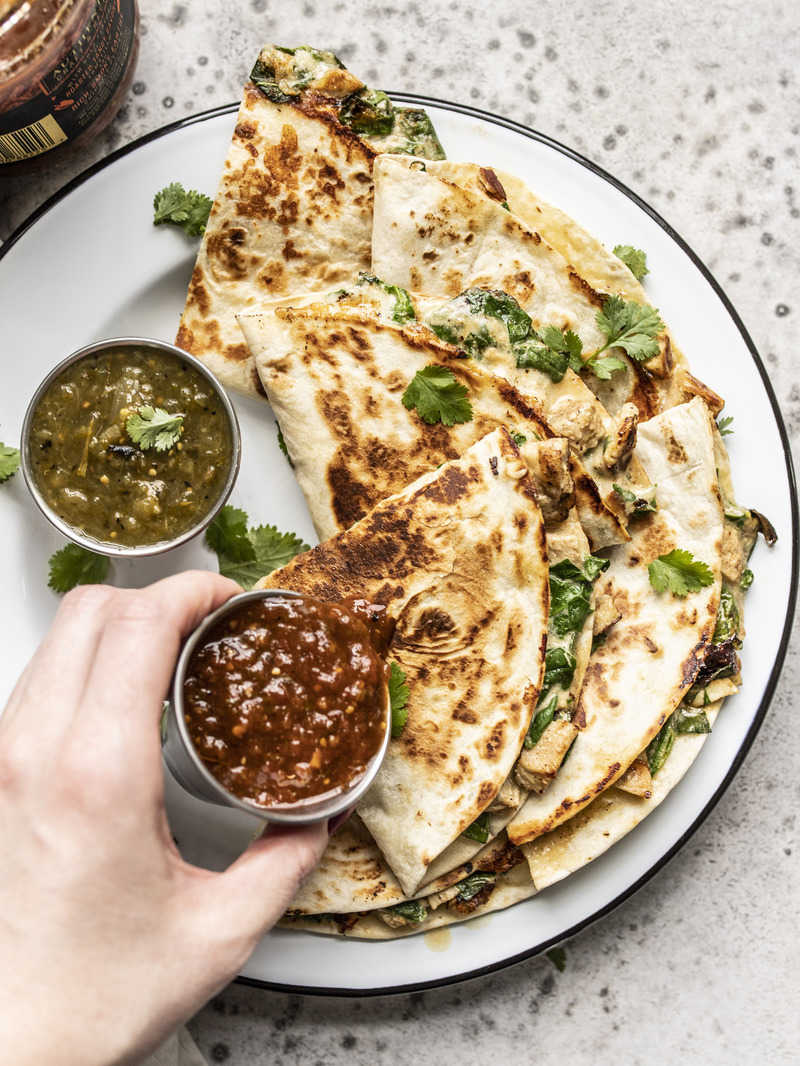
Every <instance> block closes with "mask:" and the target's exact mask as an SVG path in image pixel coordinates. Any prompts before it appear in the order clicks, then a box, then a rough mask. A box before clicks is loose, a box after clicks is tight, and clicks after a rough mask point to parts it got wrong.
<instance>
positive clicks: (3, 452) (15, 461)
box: [0, 444, 19, 484]
mask: <svg viewBox="0 0 800 1066" xmlns="http://www.w3.org/2000/svg"><path fill="white" fill-rule="evenodd" d="M17 470H19V448H12V447H10V446H9V445H8V444H0V484H2V483H3V482H4V481H8V479H9V478H10V477H13V476H14V474H16V472H17Z"/></svg>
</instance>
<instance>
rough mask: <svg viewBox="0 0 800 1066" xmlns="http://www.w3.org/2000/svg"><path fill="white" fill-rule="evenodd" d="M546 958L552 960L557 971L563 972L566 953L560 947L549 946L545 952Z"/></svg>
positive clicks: (565, 964)
mask: <svg viewBox="0 0 800 1066" xmlns="http://www.w3.org/2000/svg"><path fill="white" fill-rule="evenodd" d="M545 955H546V956H547V958H548V959H549V960H550V962H552V964H553V965H554V966H555V968H556V969H557V970H558V972H559V973H563V972H564V970H565V969H566V967H567V953H566V951H565V950H564V948H562V947H556V948H550V950H549V951H546V952H545Z"/></svg>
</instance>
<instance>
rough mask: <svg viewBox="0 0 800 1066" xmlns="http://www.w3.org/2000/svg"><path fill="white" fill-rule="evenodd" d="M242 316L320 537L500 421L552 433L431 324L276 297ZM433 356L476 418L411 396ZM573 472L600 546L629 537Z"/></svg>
mask: <svg viewBox="0 0 800 1066" xmlns="http://www.w3.org/2000/svg"><path fill="white" fill-rule="evenodd" d="M239 323H240V325H241V328H242V332H243V334H244V337H245V338H246V340H247V343H248V345H249V346H250V349H251V351H252V352H253V355H254V356H255V360H256V366H257V368H258V372H259V374H260V376H261V380H262V382H263V384H264V387H265V389H266V391H267V394H268V396H269V401H270V403H271V405H272V408H273V410H274V411H275V415H276V417H277V419H278V422H279V423H280V426H281V429H282V432H283V436H284V440H285V441H286V446H287V449H288V451H289V455H290V456H291V457H292V461H293V463H294V467H295V474H296V476H297V480H298V483H299V484H300V487H301V489H302V490H303V493H304V495H305V497H306V500H307V502H308V507H309V510H310V512H311V517H312V519H313V521H314V526H315V528H316V530H317V533H318V535H319V537H320V539H325V538H327V537H329V536H332V535H333V534H334V533H336V532H338V531H339V530H341V529H346V528H347V527H348V526H350V525H352V523H353V522H355V521H358V519H359V518H361V517H362V516H363V515H364V514H365V513H366V512H367V511H368V510H369V508H370V507H372V506H374V505H375V504H376V503H377V502H378V501H379V500H381V499H383V498H384V497H385V496H387V495H389V494H390V493H392V492H395V491H397V490H398V489H399V488H401V487H402V486H403V485H406V484H408V483H409V482H410V481H412V480H413V479H414V478H415V477H418V476H419V475H420V474H421V473H423V472H424V471H426V470H430V469H431V468H432V467H435V466H437V465H438V464H439V463H441V462H443V461H445V460H448V459H452V458H454V457H455V456H457V455H460V454H461V453H462V452H463V451H464V450H465V449H466V448H467V447H469V446H470V445H471V444H473V443H474V442H475V441H476V440H478V439H480V438H481V437H483V436H484V435H485V434H486V433H488V432H491V431H492V430H494V429H496V428H497V427H498V426H507V427H508V428H509V429H512V430H514V431H515V432H520V433H522V434H523V435H524V436H525V437H527V438H528V439H529V440H536V439H541V438H544V437H548V436H550V435H551V432H550V430H549V429H548V427H547V426H546V425H545V423H544V422H543V421H542V420H541V418H540V417H539V415H538V414H537V410H536V407H535V404H536V401H535V398H533V397H530V396H528V395H527V394H523V393H522V392H520V391H519V390H518V389H515V388H514V387H513V386H511V385H510V384H509V382H508V381H507V380H506V379H505V378H502V377H499V376H498V375H494V374H491V373H489V372H488V371H486V370H484V369H483V367H481V365H480V364H479V363H477V362H476V361H474V360H467V359H464V358H462V356H461V353H460V352H459V350H458V349H457V348H454V347H453V346H452V345H450V344H447V343H446V342H444V341H441V340H439V338H438V337H436V336H435V335H434V334H433V333H431V331H430V330H428V329H425V328H423V327H420V326H416V325H413V324H411V325H409V326H404V327H402V326H399V325H397V324H396V323H392V322H386V321H382V320H381V319H379V318H378V317H377V316H375V315H372V314H364V313H363V309H359V308H355V309H354V308H352V307H345V308H338V307H330V306H328V305H324V306H317V305H311V306H301V307H299V308H287V307H275V308H271V309H268V310H266V311H265V312H264V313H262V314H257V315H242V316H240V318H239ZM430 364H437V365H442V366H446V367H448V368H449V369H450V370H451V371H452V373H453V375H454V377H455V378H456V380H457V381H458V382H459V383H460V384H462V385H464V386H465V387H466V388H467V390H468V394H469V400H470V403H471V405H472V411H473V417H472V419H471V420H470V421H469V422H464V423H460V424H456V425H454V426H445V425H443V424H441V423H438V424H436V425H428V424H427V423H425V422H423V420H422V419H421V418H420V417H419V415H418V413H417V412H416V410H413V409H412V410H408V409H406V407H405V406H404V405H403V403H402V396H403V392H404V390H405V388H406V386H407V385H408V384H409V383H410V381H411V380H412V378H413V377H414V375H415V373H416V372H417V371H418V370H422V369H423V368H424V367H426V366H428V365H430ZM573 478H574V481H575V491H576V494H577V504H578V507H579V511H580V516H581V520H582V521H583V522H584V526H585V528H586V531H587V535H588V536H589V538H590V540H591V542H592V545H593V547H595V548H600V547H603V546H605V545H608V544H616V543H620V542H621V541H623V540H624V539H625V538H626V537H627V533H626V531H625V529H624V527H623V525H622V523H621V520H620V518H619V516H618V515H617V514H615V513H614V512H613V511H612V510H610V509H609V507H608V506H607V505H606V504H604V502H603V500H602V499H601V495H600V491H599V489H598V488H597V485H596V484H595V483H594V481H593V479H592V478H590V477H589V476H588V474H587V472H586V471H585V469H583V467H582V466H581V465H580V463H579V461H578V460H575V464H574V470H573Z"/></svg>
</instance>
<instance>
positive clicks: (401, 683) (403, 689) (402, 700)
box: [389, 663, 408, 737]
mask: <svg viewBox="0 0 800 1066" xmlns="http://www.w3.org/2000/svg"><path fill="white" fill-rule="evenodd" d="M407 704H408V685H407V683H406V675H405V672H404V671H403V670H401V669H400V667H399V666H398V664H397V663H391V665H390V666H389V705H390V707H391V711H392V736H393V737H399V736H400V734H401V733H402V732H403V730H404V729H405V726H406V722H407V721H408V706H407Z"/></svg>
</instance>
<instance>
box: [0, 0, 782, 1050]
mask: <svg viewBox="0 0 800 1066" xmlns="http://www.w3.org/2000/svg"><path fill="white" fill-rule="evenodd" d="M141 8H142V40H141V53H140V58H139V66H138V70H137V73H136V78H135V81H134V83H133V86H132V90H131V92H130V93H129V96H128V99H127V101H126V103H125V105H124V107H123V108H122V110H121V111H120V113H119V115H118V116H117V118H116V120H115V121H114V123H113V124H112V125H111V127H110V128H109V129H108V131H107V132H106V133H105V134H104V135H103V136H102V137H101V138H100V140H99V142H98V143H97V144H96V145H95V146H94V147H93V148H92V150H91V151H90V152H89V153H85V154H84V155H83V156H82V157H81V158H80V159H79V160H72V161H70V162H67V163H65V164H64V165H63V166H61V167H60V168H58V169H54V170H52V172H48V170H47V169H45V170H44V171H43V172H42V173H40V174H37V175H36V176H35V177H25V178H15V179H11V180H9V179H3V178H0V238H2V237H5V236H7V235H8V234H9V233H10V232H11V230H12V229H13V228H14V227H15V226H16V225H17V224H18V223H19V222H20V221H21V220H22V219H23V218H24V217H25V216H26V215H27V214H28V213H29V212H30V211H31V210H32V209H33V208H34V207H35V206H36V205H37V204H38V203H40V202H41V201H42V200H43V199H44V198H45V197H46V196H47V195H49V193H50V192H52V191H53V190H55V189H56V188H58V187H59V186H60V185H62V184H63V183H64V182H65V181H67V180H68V179H69V178H70V177H72V176H73V174H76V173H77V172H78V171H79V170H80V169H82V168H83V167H84V166H85V165H87V164H88V163H90V162H92V161H93V160H94V159H97V158H100V157H102V156H103V155H105V154H106V153H107V152H109V151H110V150H112V149H114V148H116V147H118V146H119V145H122V144H124V143H125V142H127V141H129V140H131V139H133V138H135V137H138V136H140V135H141V134H143V133H146V132H147V131H149V130H152V129H155V128H156V127H158V126H160V125H163V124H164V123H166V122H170V121H172V120H174V119H176V118H178V117H180V116H182V115H187V114H190V113H192V112H197V111H201V110H203V109H205V108H208V107H211V106H213V105H215V104H220V103H225V102H227V101H230V100H233V99H235V98H237V97H238V95H239V90H240V86H241V83H242V80H243V78H244V76H245V75H246V73H247V71H248V69H249V65H250V63H251V60H252V58H253V56H254V54H255V53H256V51H257V50H258V47H259V45H260V43H261V42H262V41H266V40H270V39H274V40H278V41H286V42H299V41H310V42H312V43H319V44H321V45H324V46H327V47H332V48H333V49H334V50H335V51H336V52H337V53H338V54H339V55H340V56H342V57H343V58H344V59H346V61H348V63H349V64H350V65H351V66H352V67H353V68H354V69H355V70H356V71H357V73H359V74H360V75H361V76H363V77H365V78H366V79H367V80H368V81H369V82H370V83H372V84H376V85H381V86H385V87H387V88H390V89H404V90H409V91H421V92H428V93H430V94H431V95H434V96H440V97H447V98H450V99H454V100H461V101H466V102H469V103H474V104H475V105H477V106H480V107H484V108H487V109H489V110H491V111H498V112H501V113H503V114H505V115H508V116H509V117H511V118H514V119H518V120H519V121H521V122H525V123H528V124H530V125H533V126H535V127H536V128H537V129H539V130H542V131H543V132H545V133H547V134H550V135H551V136H553V137H555V138H557V139H558V140H561V141H563V142H565V143H566V144H568V145H571V146H573V147H574V148H576V149H578V150H579V151H580V152H582V153H584V154H585V155H587V156H588V157H589V158H590V159H593V160H596V161H597V162H598V163H600V164H601V166H603V167H605V168H607V169H608V170H610V171H612V172H613V173H614V174H616V175H617V176H618V177H619V178H620V179H621V180H622V181H623V182H625V183H626V184H628V185H629V186H631V187H632V188H633V189H634V190H635V191H637V192H638V193H640V194H641V195H642V196H643V197H644V198H645V199H646V200H648V201H649V202H650V203H652V204H653V206H654V207H655V208H656V209H657V210H658V211H660V212H661V213H662V214H663V215H664V216H666V218H667V219H668V220H669V221H670V222H671V223H672V224H673V225H674V226H675V228H676V229H677V230H678V232H679V233H681V234H682V235H683V236H684V237H685V238H686V239H687V240H688V242H689V244H690V245H692V247H693V248H694V249H695V250H696V251H697V252H698V254H699V255H700V256H701V258H702V259H704V260H705V262H706V263H707V264H708V266H709V267H710V268H711V270H712V271H713V273H714V274H715V275H716V277H717V278H718V279H719V281H720V282H721V283H722V285H723V286H724V287H725V289H726V290H727V292H728V294H729V296H730V298H731V299H732V301H733V302H734V304H735V305H736V307H737V309H738V311H739V312H740V314H741V316H742V318H743V319H744V322H745V324H746V326H747V328H748V329H749V331H750V333H751V335H752V337H753V339H754V341H755V343H756V346H757V347H758V349H759V350H760V352H761V353H762V355H763V357H764V359H765V361H766V364H767V367H768V370H769V372H770V374H771V376H772V380H773V383H774V385H775V389H776V392H777V395H778V398H779V400H780V402H781V404H782V407H783V411H784V413H785V416H786V420H787V425H788V428H789V431H790V434H791V435H792V438H793V443H796V441H797V437H798V434H800V382H798V368H799V367H800V360H798V350H800V329H798V324H800V290H799V289H798V278H800V251H798V249H800V174H798V161H799V160H798V148H799V147H800V85H799V84H798V71H800V15H798V12H797V6H796V4H794V3H791V2H784V0H757V2H756V3H752V0H749V2H746V0H706V2H705V3H703V4H700V3H694V2H689V0H683V2H682V3H676V2H675V0H648V2H646V3H639V4H634V3H632V2H628V0H593V2H589V0H577V2H574V3H571V4H570V3H563V2H554V0H539V2H537V3H535V4H534V3H531V2H520V0H494V2H493V3H491V4H485V5H484V4H479V3H460V2H457V0H452V2H448V0H426V2H424V3H416V2H414V3H408V2H406V0H398V2H397V3H389V4H373V3H324V2H322V0H315V2H308V3H300V2H295V3H290V2H287V0H283V2H277V0H274V2H270V0H249V2H244V0H241V2H239V3H236V4H230V3H228V4H226V3H223V0H194V2H193V3H188V2H187V3H184V4H171V3H166V2H160V0H141ZM794 644H795V649H794V651H795V654H794V655H792V654H791V649H790V656H789V659H788V662H787V665H786V667H785V670H784V674H783V678H782V681H781V684H780V685H779V688H778V692H777V695H776V697H775V700H774V703H773V706H772V709H771V711H770V714H769V715H768V717H767V720H766V722H765V724H764V726H763V728H762V730H761V732H760V735H759V736H758V738H757V740H756V742H755V744H754V745H753V748H752V750H751V752H750V754H749V756H748V758H747V760H746V762H745V764H744V766H743V768H742V770H741V772H740V773H739V775H738V777H737V779H736V781H735V784H734V786H733V787H732V788H730V789H729V791H728V793H727V794H726V795H725V797H724V798H723V799H722V801H721V802H720V803H719V805H718V806H717V808H716V809H715V811H714V812H713V813H712V815H711V816H710V817H709V818H708V820H707V821H706V822H705V824H704V825H703V826H702V828H701V829H700V830H699V831H698V833H697V834H696V835H695V836H694V838H693V839H692V841H691V842H690V843H689V844H688V845H687V846H686V847H685V848H684V849H683V851H682V852H681V853H680V854H679V855H678V857H677V858H675V859H674V860H673V861H672V862H671V863H670V864H669V865H668V866H667V868H666V869H664V870H663V871H661V873H660V874H658V875H657V876H656V877H654V878H653V879H652V880H651V881H650V882H649V883H648V884H647V885H646V886H645V887H644V888H643V889H642V890H641V891H640V892H639V893H638V894H637V895H636V896H635V897H634V898H633V899H631V900H629V901H628V902H627V903H625V904H624V905H623V906H621V907H620V908H619V909H618V910H617V911H616V912H614V913H613V914H612V915H610V916H609V917H606V918H605V919H603V920H602V921H600V922H598V923H597V924H596V925H595V926H593V927H592V928H591V929H589V930H587V931H585V932H583V933H582V934H580V935H579V936H577V937H575V938H574V939H573V940H572V941H571V942H570V943H569V944H568V945H567V964H566V969H565V970H564V972H563V973H560V972H558V971H557V970H556V969H555V968H554V967H553V965H552V964H551V963H550V962H549V961H548V960H547V959H544V958H543V959H534V960H531V961H528V962H526V963H523V964H521V965H519V966H516V967H514V968H513V969H511V970H507V971H505V972H502V973H500V974H497V975H495V976H492V977H489V978H486V979H482V980H480V981H475V982H472V983H470V984H466V985H461V986H455V987H450V988H445V989H441V990H438V991H433V992H426V993H424V994H415V995H410V996H398V997H392V998H389V999H384V1000H363V1001H361V1002H359V1001H347V1000H321V999H313V998H302V997H298V996H286V995H280V994H276V993H269V992H263V991H260V990H257V989H250V988H245V987H242V986H231V987H230V988H229V989H227V990H226V991H225V992H224V993H223V994H222V995H220V996H219V997H217V999H216V1000H214V1002H213V1003H211V1004H210V1005H209V1006H208V1007H206V1008H205V1009H204V1010H203V1011H201V1012H200V1014H199V1015H198V1016H197V1017H196V1018H195V1019H194V1020H193V1021H192V1023H191V1024H190V1029H191V1031H192V1032H193V1034H194V1035H195V1037H196V1039H197V1040H198V1042H199V1044H200V1046H201V1048H202V1050H203V1051H204V1053H205V1054H206V1056H207V1057H208V1059H209V1060H210V1061H211V1062H213V1063H221V1062H227V1063H229V1066H267V1064H278V1063H284V1064H286V1066H299V1064H303V1066H311V1064H315V1066H316V1064H319V1066H322V1064H325V1066H329V1064H330V1066H332V1064H336V1063H348V1064H355V1066H361V1064H367V1063H369V1064H375V1063H381V1064H383V1063H386V1064H388V1063H406V1062H408V1063H416V1062H426V1063H429V1064H431V1066H438V1064H443V1063H458V1064H459V1066H472V1064H478V1063H480V1064H484V1063H486V1062H488V1061H514V1062H520V1061H522V1062H527V1061H532V1060H533V1059H534V1057H535V1058H537V1059H539V1058H541V1059H542V1060H543V1061H553V1060H555V1059H556V1058H558V1059H559V1060H560V1061H563V1062H565V1063H569V1064H570V1066H597V1064H598V1063H608V1062H612V1061H619V1062H622V1063H625V1064H629V1066H634V1064H644V1063H647V1064H651V1063H671V1062H678V1061H680V1062H681V1063H683V1064H685V1066H689V1064H694V1063H697V1064H701V1063H702V1064H712V1063H714V1064H716V1063H720V1064H722V1063H726V1064H727V1063H731V1062H747V1061H754V1062H759V1063H769V1064H780V1063H789V1062H796V1061H797V1058H796V1056H797V1044H798V1036H800V1030H799V1029H798V1011H797V975H798V972H800V951H798V934H797V921H796V911H797V903H798V889H799V888H800V884H799V883H798V882H799V881H800V879H799V878H798V862H797V851H796V847H797V845H796V839H795V838H796V822H795V818H796V815H795V810H796V806H797V804H798V781H800V757H799V756H798V752H799V751H800V746H798V744H797V743H796V736H797V733H796V730H795V729H794V727H793V726H792V724H791V723H792V718H793V715H794V714H795V713H797V712H796V710H795V688H796V683H797V680H798V677H799V675H800V660H798V657H797V648H796V644H797V642H796V640H795V642H794ZM776 754H777V755H778V758H776Z"/></svg>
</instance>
